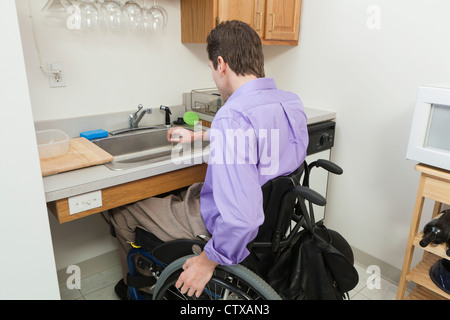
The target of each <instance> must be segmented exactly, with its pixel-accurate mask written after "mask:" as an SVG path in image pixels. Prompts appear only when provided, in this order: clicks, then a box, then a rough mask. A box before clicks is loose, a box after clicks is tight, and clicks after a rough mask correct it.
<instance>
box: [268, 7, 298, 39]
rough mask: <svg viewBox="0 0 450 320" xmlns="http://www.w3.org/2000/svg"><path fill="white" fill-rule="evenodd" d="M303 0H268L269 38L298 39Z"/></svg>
mask: <svg viewBox="0 0 450 320" xmlns="http://www.w3.org/2000/svg"><path fill="white" fill-rule="evenodd" d="M301 5H302V1H301V0H267V8H266V30H265V34H264V38H265V39H267V40H294V41H297V40H298V37H299V30H300V15H301V13H300V12H301Z"/></svg>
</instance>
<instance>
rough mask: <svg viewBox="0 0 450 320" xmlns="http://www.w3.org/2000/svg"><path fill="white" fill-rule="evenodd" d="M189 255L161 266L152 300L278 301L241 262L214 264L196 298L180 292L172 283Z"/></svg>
mask: <svg viewBox="0 0 450 320" xmlns="http://www.w3.org/2000/svg"><path fill="white" fill-rule="evenodd" d="M191 257H193V255H191V256H187V257H183V258H180V259H178V260H176V261H174V262H172V263H171V264H170V265H168V266H167V268H166V269H164V271H163V272H162V273H161V275H160V277H159V278H158V282H157V283H156V285H155V290H154V292H153V299H154V300H281V298H280V296H279V295H278V294H277V293H276V292H275V290H273V289H272V287H270V286H269V285H268V284H267V283H266V282H265V281H264V280H263V279H261V278H260V277H259V276H258V275H256V274H255V273H253V272H252V271H250V270H249V269H247V268H245V267H244V266H241V265H235V266H217V267H216V269H215V271H214V274H213V277H212V278H211V280H210V281H209V282H208V283H207V284H206V287H205V289H204V290H203V293H202V295H201V296H200V297H199V298H197V297H195V296H193V297H188V296H187V295H183V294H182V293H181V292H180V291H179V290H178V289H177V288H176V287H175V283H176V282H177V280H178V277H179V276H180V274H181V273H182V272H183V268H182V266H183V264H184V262H185V261H186V260H187V259H189V258H191Z"/></svg>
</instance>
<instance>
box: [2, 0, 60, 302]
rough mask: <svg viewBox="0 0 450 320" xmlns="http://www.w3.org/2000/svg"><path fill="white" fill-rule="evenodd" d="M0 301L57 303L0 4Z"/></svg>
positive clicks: (31, 138)
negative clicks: (0, 122) (20, 300)
mask: <svg viewBox="0 0 450 320" xmlns="http://www.w3.org/2000/svg"><path fill="white" fill-rule="evenodd" d="M0 30H1V31H0V39H1V43H2V49H1V50H0V61H1V62H0V74H1V77H0V106H1V107H0V117H1V119H3V120H4V121H3V123H2V125H1V126H0V135H1V137H2V154H1V157H0V176H1V180H0V202H1V205H2V208H1V210H0V216H1V221H2V231H1V232H0V251H1V259H0V261H1V262H0V274H1V277H0V288H1V289H0V299H2V300H9V299H11V300H14V299H59V289H58V282H57V278H56V269H55V260H54V256H53V250H52V242H51V238H50V228H49V222H48V218H47V210H46V206H45V199H44V188H43V185H42V179H41V170H40V167H39V157H38V152H37V146H36V137H35V134H34V125H33V118H32V115H31V104H30V97H29V93H28V85H27V77H26V73H25V65H24V59H23V54H22V45H21V42H20V34H19V28H18V23H17V14H16V7H15V4H14V1H13V0H7V1H5V0H4V1H1V2H0Z"/></svg>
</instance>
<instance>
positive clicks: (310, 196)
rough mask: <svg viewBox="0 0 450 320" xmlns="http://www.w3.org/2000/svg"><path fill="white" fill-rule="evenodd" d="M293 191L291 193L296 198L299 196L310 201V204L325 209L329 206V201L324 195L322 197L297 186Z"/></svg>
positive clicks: (310, 190)
mask: <svg viewBox="0 0 450 320" xmlns="http://www.w3.org/2000/svg"><path fill="white" fill-rule="evenodd" d="M291 190H292V191H291V192H293V193H294V194H295V195H296V196H299V197H301V198H303V199H305V200H308V201H309V202H312V203H314V204H317V205H318V206H321V207H323V206H324V205H326V204H327V200H326V199H325V198H324V197H323V196H322V195H320V194H319V193H317V192H316V191H314V190H312V189H310V188H307V187H304V186H296V187H294V188H292V189H291Z"/></svg>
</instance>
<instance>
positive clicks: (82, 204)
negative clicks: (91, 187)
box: [69, 190, 102, 215]
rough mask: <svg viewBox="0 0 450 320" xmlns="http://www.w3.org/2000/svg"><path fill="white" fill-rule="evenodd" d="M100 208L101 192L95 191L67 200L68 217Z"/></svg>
mask: <svg viewBox="0 0 450 320" xmlns="http://www.w3.org/2000/svg"><path fill="white" fill-rule="evenodd" d="M101 206H102V192H101V191H100V190H99V191H95V192H90V193H85V194H82V195H79V196H75V197H71V198H69V213H70V215H72V214H76V213H80V212H83V211H87V210H91V209H94V208H98V207H101Z"/></svg>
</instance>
